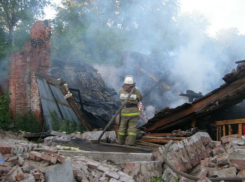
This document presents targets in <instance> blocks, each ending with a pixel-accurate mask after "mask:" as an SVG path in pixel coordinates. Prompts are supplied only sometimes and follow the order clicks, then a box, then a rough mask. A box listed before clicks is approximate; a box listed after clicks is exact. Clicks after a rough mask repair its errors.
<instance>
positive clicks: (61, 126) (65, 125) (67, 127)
mask: <svg viewBox="0 0 245 182" xmlns="http://www.w3.org/2000/svg"><path fill="white" fill-rule="evenodd" d="M49 114H50V117H51V123H52V130H54V131H58V132H66V133H67V134H71V133H74V132H75V131H79V132H83V131H84V129H83V127H82V125H81V124H80V123H76V122H75V121H70V120H61V119H59V118H58V117H57V114H56V113H55V111H53V112H50V113H49Z"/></svg>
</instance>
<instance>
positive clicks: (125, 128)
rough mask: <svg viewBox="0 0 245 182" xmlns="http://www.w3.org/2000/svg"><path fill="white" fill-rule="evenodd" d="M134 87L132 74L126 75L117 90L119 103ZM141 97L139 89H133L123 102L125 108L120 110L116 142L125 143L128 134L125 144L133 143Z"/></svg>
mask: <svg viewBox="0 0 245 182" xmlns="http://www.w3.org/2000/svg"><path fill="white" fill-rule="evenodd" d="M134 87H135V83H134V80H133V76H131V75H127V76H126V77H125V79H124V85H123V86H122V88H121V90H120V91H119V96H120V100H121V103H123V102H124V101H125V100H126V99H127V97H128V95H129V93H130V91H131V90H132V89H133V88H134ZM142 99H143V97H142V95H141V93H140V91H139V90H138V89H135V90H134V92H133V93H132V94H131V96H130V98H129V100H128V101H127V103H126V104H125V108H123V109H122V111H121V117H122V119H121V123H120V127H119V132H118V143H119V144H121V145H123V144H125V140H126V137H127V136H128V140H127V142H128V143H127V144H128V145H135V141H136V132H137V119H138V116H139V115H140V112H139V109H138V103H139V102H140V101H141V100H142Z"/></svg>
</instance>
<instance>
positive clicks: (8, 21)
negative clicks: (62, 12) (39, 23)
mask: <svg viewBox="0 0 245 182" xmlns="http://www.w3.org/2000/svg"><path fill="white" fill-rule="evenodd" d="M49 3H50V1H49V0H1V1H0V20H1V21H0V26H1V27H2V28H4V29H5V30H7V32H8V43H9V44H12V43H13V41H14V30H15V28H16V26H17V25H18V23H20V22H23V21H28V22H32V23H33V21H34V18H37V17H40V16H41V15H43V14H44V11H43V9H44V7H45V6H46V5H48V4H49Z"/></svg>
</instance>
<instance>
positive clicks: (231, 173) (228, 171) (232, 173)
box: [217, 167, 237, 177]
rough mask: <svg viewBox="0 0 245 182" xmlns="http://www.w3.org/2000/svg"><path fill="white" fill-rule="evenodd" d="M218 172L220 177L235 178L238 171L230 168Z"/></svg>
mask: <svg viewBox="0 0 245 182" xmlns="http://www.w3.org/2000/svg"><path fill="white" fill-rule="evenodd" d="M217 172H218V177H235V176H236V172H237V170H236V168H234V167H230V168H227V169H222V170H218V171H217Z"/></svg>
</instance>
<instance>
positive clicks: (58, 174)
mask: <svg viewBox="0 0 245 182" xmlns="http://www.w3.org/2000/svg"><path fill="white" fill-rule="evenodd" d="M45 179H46V181H47V182H68V181H69V182H74V181H75V180H74V178H73V168H72V162H71V161H70V160H66V161H65V162H64V163H62V164H57V165H55V166H50V167H49V168H48V169H47V170H46V171H45Z"/></svg>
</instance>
